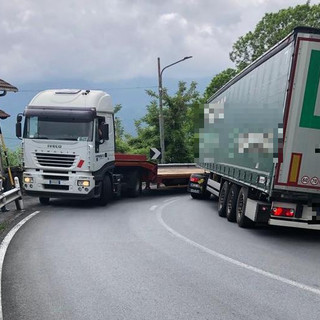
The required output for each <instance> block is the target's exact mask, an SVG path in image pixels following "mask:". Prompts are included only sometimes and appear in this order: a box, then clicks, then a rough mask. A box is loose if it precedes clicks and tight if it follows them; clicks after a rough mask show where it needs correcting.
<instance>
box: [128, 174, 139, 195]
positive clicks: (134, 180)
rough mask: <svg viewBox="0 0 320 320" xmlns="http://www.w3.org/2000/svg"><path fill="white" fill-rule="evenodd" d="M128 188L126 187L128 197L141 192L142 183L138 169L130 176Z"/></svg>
mask: <svg viewBox="0 0 320 320" xmlns="http://www.w3.org/2000/svg"><path fill="white" fill-rule="evenodd" d="M130 186H131V187H130V188H129V189H128V195H129V197H132V198H136V197H138V196H139V195H140V194H141V192H142V183H141V179H140V175H139V172H138V171H135V172H133V173H132V175H131V177H130Z"/></svg>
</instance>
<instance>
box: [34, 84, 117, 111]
mask: <svg viewBox="0 0 320 320" xmlns="http://www.w3.org/2000/svg"><path fill="white" fill-rule="evenodd" d="M29 106H30V107H49V108H50V107H55V108H59V107H61V108H65V107H68V108H95V109H96V111H97V113H100V112H101V113H113V107H112V101H111V96H110V95H109V94H107V93H105V92H104V91H101V90H81V89H63V90H45V91H41V92H39V93H38V94H37V95H36V96H35V97H34V98H33V99H32V100H31V102H30V103H29Z"/></svg>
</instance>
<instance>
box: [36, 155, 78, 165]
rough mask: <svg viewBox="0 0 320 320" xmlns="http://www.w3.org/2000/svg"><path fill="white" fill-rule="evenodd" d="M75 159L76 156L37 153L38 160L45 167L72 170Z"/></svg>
mask: <svg viewBox="0 0 320 320" xmlns="http://www.w3.org/2000/svg"><path fill="white" fill-rule="evenodd" d="M75 158H76V156H75V155H74V154H56V153H36V160H37V161H38V163H39V165H40V166H44V167H59V168H70V167H72V165H73V164H74V161H75Z"/></svg>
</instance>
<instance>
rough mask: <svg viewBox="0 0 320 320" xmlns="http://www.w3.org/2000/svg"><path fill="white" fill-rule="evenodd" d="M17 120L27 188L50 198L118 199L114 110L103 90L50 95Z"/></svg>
mask: <svg viewBox="0 0 320 320" xmlns="http://www.w3.org/2000/svg"><path fill="white" fill-rule="evenodd" d="M23 115H24V116H25V124H24V129H23V132H22V125H21V121H22V115H21V114H20V115H18V117H17V126H16V131H17V136H18V137H21V136H22V138H23V143H22V146H23V162H24V175H23V187H24V189H25V191H26V193H27V194H30V195H35V196H39V199H40V202H41V203H43V204H46V203H48V202H49V198H61V197H68V198H81V199H89V198H99V199H100V201H101V203H102V204H105V203H106V202H107V201H108V200H109V199H110V197H111V194H112V179H113V178H112V173H113V169H114V162H115V137H114V118H113V106H112V101H111V97H110V95H108V94H107V93H105V92H103V91H100V90H80V89H76V90H69V89H63V90H46V91H42V92H40V93H38V94H37V95H36V96H35V97H34V98H33V99H32V100H31V102H30V103H29V105H28V106H27V107H26V109H25V111H24V114H23Z"/></svg>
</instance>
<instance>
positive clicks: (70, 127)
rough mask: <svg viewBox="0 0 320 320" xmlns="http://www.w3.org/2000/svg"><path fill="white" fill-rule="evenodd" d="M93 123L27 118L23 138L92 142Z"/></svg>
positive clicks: (39, 117)
mask: <svg viewBox="0 0 320 320" xmlns="http://www.w3.org/2000/svg"><path fill="white" fill-rule="evenodd" d="M92 136H93V121H85V120H84V119H78V120H77V119H74V118H73V119H72V121H70V119H61V118H59V119H57V118H52V119H50V118H48V117H41V116H27V117H26V123H25V130H24V138H30V139H48V140H73V141H92Z"/></svg>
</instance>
